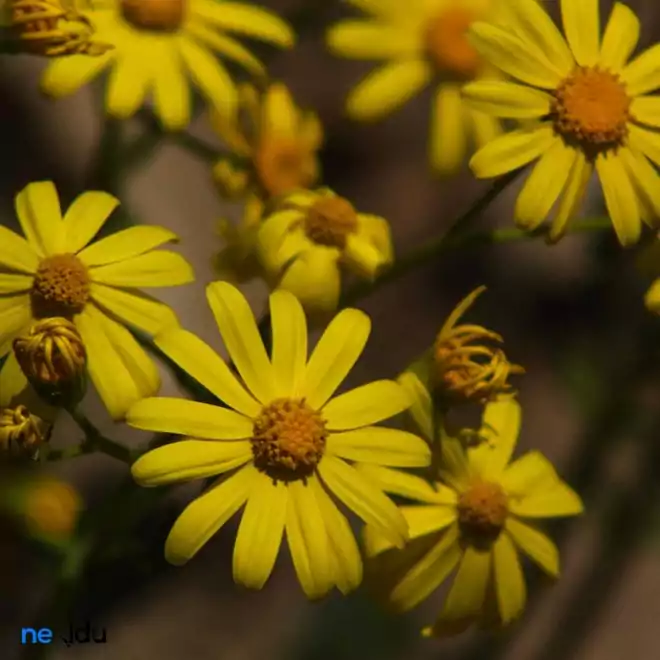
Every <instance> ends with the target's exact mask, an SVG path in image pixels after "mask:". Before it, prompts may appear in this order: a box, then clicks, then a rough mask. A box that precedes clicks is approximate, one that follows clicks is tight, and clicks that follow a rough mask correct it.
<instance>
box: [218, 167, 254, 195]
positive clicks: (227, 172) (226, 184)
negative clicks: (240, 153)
mask: <svg viewBox="0 0 660 660" xmlns="http://www.w3.org/2000/svg"><path fill="white" fill-rule="evenodd" d="M248 177H249V174H248V172H247V171H246V170H244V169H240V168H237V167H236V166H235V165H234V164H233V163H232V162H231V161H230V160H225V159H223V160H219V161H218V162H217V163H216V164H215V165H214V167H213V179H214V181H215V183H216V185H217V186H218V190H219V191H220V194H221V195H222V196H223V197H225V198H226V199H232V200H233V199H240V198H241V197H243V196H244V195H245V194H246V192H247V188H248V185H249V183H250V181H249V178H248Z"/></svg>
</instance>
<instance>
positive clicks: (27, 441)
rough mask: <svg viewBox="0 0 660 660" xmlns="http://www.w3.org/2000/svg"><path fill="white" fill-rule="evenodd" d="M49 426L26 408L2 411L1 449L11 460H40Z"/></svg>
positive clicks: (0, 423)
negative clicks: (40, 449) (41, 449)
mask: <svg viewBox="0 0 660 660" xmlns="http://www.w3.org/2000/svg"><path fill="white" fill-rule="evenodd" d="M49 431H50V429H49V426H48V424H46V422H44V421H43V420H42V419H40V418H39V417H37V416H36V415H32V414H30V411H29V410H28V409H27V408H26V407H25V406H17V407H16V408H2V409H0V449H1V450H2V452H3V453H4V454H5V456H8V457H9V458H19V459H20V458H30V459H32V460H36V459H38V458H39V448H40V447H41V446H42V445H43V444H44V443H45V442H46V441H47V440H48V435H49Z"/></svg>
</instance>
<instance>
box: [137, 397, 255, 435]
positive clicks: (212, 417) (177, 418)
mask: <svg viewBox="0 0 660 660" xmlns="http://www.w3.org/2000/svg"><path fill="white" fill-rule="evenodd" d="M126 422H127V423H128V424H130V425H131V426H134V427H135V428H138V429H144V430H146V431H156V432H159V433H178V434H179V435H186V436H191V437H193V438H204V439H208V440H241V439H243V438H249V437H250V436H251V435H252V421H251V420H250V419H248V418H247V417H244V416H243V415H241V414H239V413H237V412H234V411H233V410H229V409H227V408H221V407H220V406H212V405H209V404H207V403H199V402H197V401H186V400H185V399H175V398H172V397H154V398H149V399H143V400H142V401H139V402H138V403H136V404H135V405H134V406H133V407H132V408H131V409H130V411H129V412H128V414H127V415H126Z"/></svg>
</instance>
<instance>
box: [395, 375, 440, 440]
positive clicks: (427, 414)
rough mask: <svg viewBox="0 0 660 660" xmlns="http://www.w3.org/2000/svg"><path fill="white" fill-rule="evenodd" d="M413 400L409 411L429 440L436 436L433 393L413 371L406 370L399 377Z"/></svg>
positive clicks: (400, 383)
mask: <svg viewBox="0 0 660 660" xmlns="http://www.w3.org/2000/svg"><path fill="white" fill-rule="evenodd" d="M397 381H398V383H399V385H401V387H402V388H403V389H404V390H405V391H406V394H407V395H408V399H409V400H410V401H411V402H412V405H411V406H410V408H409V410H408V412H409V413H410V416H411V417H412V418H413V420H414V422H415V424H416V425H417V426H418V427H419V430H420V431H421V432H422V435H423V436H424V437H425V438H426V439H427V440H433V438H434V430H433V429H434V426H435V424H434V421H433V419H434V412H433V401H432V400H431V394H430V392H429V391H428V389H427V388H426V387H425V385H424V384H423V383H422V381H421V380H420V379H419V378H418V377H417V375H416V374H414V373H413V372H412V371H404V372H403V373H402V374H401V375H400V376H399V378H398V379H397Z"/></svg>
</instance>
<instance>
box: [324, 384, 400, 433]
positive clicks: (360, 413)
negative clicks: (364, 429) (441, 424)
mask: <svg viewBox="0 0 660 660" xmlns="http://www.w3.org/2000/svg"><path fill="white" fill-rule="evenodd" d="M409 406H410V400H409V399H408V395H407V393H406V391H405V390H404V389H403V388H402V387H401V386H400V385H399V384H398V383H397V382H396V381H393V380H377V381H374V382H372V383H368V384H367V385H362V386H361V387H356V388H355V389H353V390H349V391H348V392H344V394H340V395H339V396H338V397H335V398H334V399H331V400H330V401H329V402H328V403H327V404H326V405H325V406H324V407H323V417H324V419H325V421H326V424H327V428H328V430H329V431H344V430H349V429H355V428H358V427H361V426H368V425H369V424H375V423H376V422H380V421H382V420H384V419H389V418H390V417H394V415H397V414H398V413H400V412H403V411H404V410H406V409H407V408H408V407H409Z"/></svg>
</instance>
